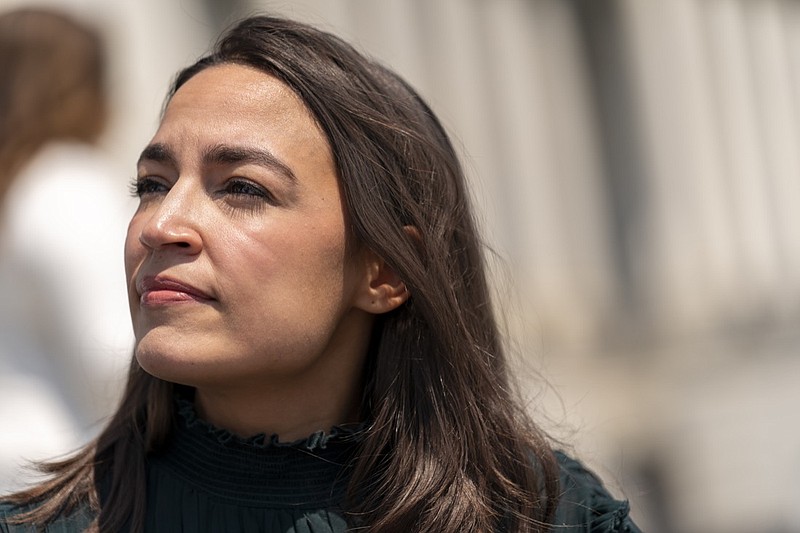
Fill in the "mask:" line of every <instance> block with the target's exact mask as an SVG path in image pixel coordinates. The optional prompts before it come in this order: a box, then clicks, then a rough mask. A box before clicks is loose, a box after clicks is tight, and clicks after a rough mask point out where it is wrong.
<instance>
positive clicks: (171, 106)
mask: <svg viewBox="0 0 800 533" xmlns="http://www.w3.org/2000/svg"><path fill="white" fill-rule="evenodd" d="M164 130H167V132H168V133H172V134H175V133H177V134H178V135H181V136H182V137H192V136H197V135H201V134H203V133H205V134H206V135H213V136H216V137H227V139H226V140H227V141H236V140H250V141H253V142H259V140H262V141H266V140H269V141H270V142H271V143H274V142H278V141H280V139H285V140H287V141H294V142H299V143H303V144H308V143H313V144H315V145H324V146H325V148H326V151H329V148H328V143H327V139H326V137H325V135H324V134H323V132H322V130H321V129H320V128H319V126H318V124H317V122H316V120H315V119H314V118H313V116H312V114H311V112H310V111H309V110H308V108H307V107H306V106H305V104H304V103H303V101H302V100H301V99H300V97H298V96H297V95H296V94H295V93H294V91H292V90H291V89H290V88H289V87H288V86H287V85H286V84H284V83H283V82H281V81H280V80H278V79H277V78H275V77H274V76H271V75H269V74H266V73H264V72H261V71H259V70H257V69H254V68H251V67H247V66H243V65H236V64H222V65H217V66H213V67H209V68H207V69H205V70H202V71H200V72H199V73H197V74H195V75H194V76H193V77H192V78H190V79H189V80H188V81H187V82H186V83H185V84H184V85H183V86H181V88H180V89H178V91H177V92H176V93H175V95H174V96H173V97H172V98H171V100H170V101H169V103H168V105H167V108H166V110H165V113H164V116H163V118H162V121H161V127H160V128H159V132H158V133H157V134H156V137H158V136H159V135H160V134H163V133H165V131H164ZM217 140H219V139H217Z"/></svg>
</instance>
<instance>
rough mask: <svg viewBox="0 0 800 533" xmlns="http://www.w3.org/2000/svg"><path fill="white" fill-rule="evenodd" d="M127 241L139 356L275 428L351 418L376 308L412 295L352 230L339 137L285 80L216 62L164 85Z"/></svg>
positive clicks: (247, 426)
mask: <svg viewBox="0 0 800 533" xmlns="http://www.w3.org/2000/svg"><path fill="white" fill-rule="evenodd" d="M136 190H137V194H138V195H139V197H140V206H139V208H138V210H137V212H136V213H135V215H134V216H133V218H132V220H131V223H130V226H129V229H128V235H127V241H126V245H125V267H126V273H127V278H128V290H129V300H130V308H131V316H132V320H133V327H134V332H135V335H136V348H135V356H136V358H137V360H138V362H139V364H140V365H141V366H142V367H143V368H144V369H145V370H146V371H147V372H149V373H151V374H153V375H155V376H157V377H159V378H161V379H164V380H167V381H171V382H175V383H181V384H185V385H190V386H193V387H195V388H196V400H195V401H196V404H197V408H198V411H199V412H200V415H201V416H202V417H204V418H205V419H206V420H208V421H209V422H211V423H213V424H215V425H217V426H219V427H223V428H226V429H229V430H231V431H233V432H234V433H237V434H239V435H242V436H249V435H253V434H256V433H262V432H263V433H267V434H273V433H277V434H279V435H280V437H281V440H285V441H288V440H295V439H299V438H304V437H306V436H308V435H309V434H310V433H312V432H314V431H317V430H320V429H324V430H327V429H329V428H330V427H331V426H333V425H336V424H341V423H345V422H352V421H357V420H358V417H359V413H358V406H359V399H360V394H361V388H362V384H361V381H362V369H363V366H364V358H365V356H366V353H367V344H368V341H369V336H370V332H371V328H372V325H373V320H374V317H375V315H376V314H378V313H383V312H387V311H389V310H391V309H394V308H395V307H397V306H398V305H400V304H402V303H403V302H404V301H405V299H406V298H407V294H406V291H405V287H404V286H403V284H402V282H401V281H400V280H399V279H397V276H396V275H394V273H393V272H392V271H391V269H390V268H388V267H387V266H386V265H385V263H383V261H381V260H380V258H378V257H377V256H375V254H373V253H372V252H370V251H369V250H366V249H364V248H363V247H360V246H358V245H357V244H356V243H353V242H351V238H350V237H349V235H348V232H347V229H346V228H347V225H346V218H345V207H344V205H343V201H342V196H341V193H340V187H339V182H338V178H337V175H336V169H335V166H334V163H333V157H332V154H331V150H330V146H329V144H328V142H327V139H326V137H325V135H324V134H323V133H322V131H321V130H320V129H319V127H318V126H317V124H316V122H315V121H314V119H313V118H312V116H311V115H310V113H309V112H308V110H307V109H306V107H305V106H304V104H303V103H302V101H301V100H300V99H299V98H298V97H297V96H296V95H295V94H294V93H293V92H292V91H291V90H290V89H289V88H288V87H287V86H285V85H284V84H283V83H282V82H280V81H278V80H277V79H275V78H273V77H271V76H269V75H267V74H264V73H262V72H260V71H257V70H255V69H251V68H248V67H244V66H239V65H220V66H215V67H211V68H209V69H206V70H204V71H202V72H200V73H198V74H197V75H195V76H194V77H193V78H192V79H190V80H189V81H188V82H187V83H186V84H185V85H184V86H182V87H181V89H179V90H178V92H177V93H176V94H175V96H174V97H173V98H172V100H171V101H170V103H169V105H168V106H167V109H166V112H165V114H164V117H163V120H162V122H161V125H160V127H159V128H158V131H157V132H156V134H155V136H154V137H153V139H152V140H151V142H150V144H149V145H148V147H147V148H145V150H144V151H143V152H142V156H141V158H140V160H139V163H138V169H137V179H136Z"/></svg>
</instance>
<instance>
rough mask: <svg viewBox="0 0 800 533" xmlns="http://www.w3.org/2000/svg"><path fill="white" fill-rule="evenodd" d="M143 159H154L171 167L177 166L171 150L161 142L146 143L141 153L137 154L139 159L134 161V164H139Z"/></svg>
mask: <svg viewBox="0 0 800 533" xmlns="http://www.w3.org/2000/svg"><path fill="white" fill-rule="evenodd" d="M144 161H154V162H156V163H163V164H165V165H169V166H171V167H177V166H178V165H177V161H176V160H175V156H174V155H173V153H172V150H170V149H169V148H167V145H166V144H162V143H153V144H148V145H147V146H146V147H145V149H144V150H142V153H141V154H140V155H139V160H138V161H137V162H136V164H137V165H139V164H141V163H142V162H144Z"/></svg>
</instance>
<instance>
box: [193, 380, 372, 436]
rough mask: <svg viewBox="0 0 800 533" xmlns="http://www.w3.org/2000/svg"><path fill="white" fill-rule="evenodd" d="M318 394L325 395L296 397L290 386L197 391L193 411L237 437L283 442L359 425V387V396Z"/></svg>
mask: <svg viewBox="0 0 800 533" xmlns="http://www.w3.org/2000/svg"><path fill="white" fill-rule="evenodd" d="M318 390H319V391H325V392H324V393H323V392H319V393H318V394H314V393H310V394H309V393H308V392H307V391H303V392H302V393H301V394H298V393H297V392H296V391H293V390H292V387H291V385H290V384H286V386H280V387H270V388H269V390H257V391H243V390H241V389H239V390H236V391H235V393H229V392H228V391H225V390H218V389H214V390H208V389H199V388H198V389H197V391H196V393H195V409H196V410H197V413H198V415H199V416H200V417H201V418H203V419H204V420H206V421H207V422H209V423H211V424H213V425H214V426H217V427H219V428H223V429H227V430H228V431H230V432H232V433H235V434H236V435H239V436H240V437H245V438H246V437H251V436H253V435H256V434H259V433H264V434H266V435H273V434H276V435H278V436H279V438H280V440H281V441H283V442H291V441H295V440H299V439H303V438H305V437H308V436H309V435H311V434H312V433H314V432H316V431H319V430H323V431H326V432H328V431H330V429H331V428H332V427H333V426H337V425H342V424H347V423H354V422H358V421H359V418H358V417H359V406H360V399H361V398H360V396H361V394H360V392H361V391H360V387H359V388H358V390H357V392H358V394H353V393H352V392H351V393H347V392H346V391H341V392H342V394H330V393H331V392H334V391H332V390H331V389H330V388H328V389H318ZM353 392H356V391H355V390H354V391H353Z"/></svg>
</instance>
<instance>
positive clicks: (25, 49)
mask: <svg viewBox="0 0 800 533" xmlns="http://www.w3.org/2000/svg"><path fill="white" fill-rule="evenodd" d="M103 52H104V45H103V41H102V40H101V38H100V35H99V33H98V32H97V31H96V30H95V29H94V28H93V27H91V26H89V25H87V24H86V23H85V22H83V21H81V20H78V19H74V18H73V17H71V16H67V15H65V14H63V13H61V12H59V11H58V10H53V9H43V8H35V9H34V8H18V9H13V10H10V11H6V12H3V13H0V73H2V75H1V76H0V294H2V298H0V419H2V420H3V431H0V493H5V492H7V491H8V490H11V489H13V488H16V489H19V488H20V487H22V486H24V485H23V483H22V481H23V480H24V478H25V473H24V472H22V471H21V469H20V468H19V467H18V464H17V463H18V462H19V458H20V456H21V455H23V454H24V456H25V457H26V458H37V459H43V458H45V457H52V456H54V455H56V454H59V453H64V452H65V451H67V450H73V449H75V448H76V447H77V445H78V444H79V443H80V442H84V441H85V440H87V439H88V437H89V436H95V435H96V434H97V431H96V426H97V420H98V419H99V418H102V417H106V416H108V415H109V414H110V413H111V412H112V411H113V405H114V404H116V402H117V401H118V400H119V392H120V390H119V389H120V388H121V387H120V386H119V384H120V383H122V381H123V377H124V375H125V371H126V369H127V363H128V360H129V358H130V351H131V346H132V345H133V331H132V330H131V326H130V317H129V316H128V310H127V309H126V306H125V300H124V298H125V292H124V286H123V284H122V283H120V280H121V279H123V276H124V270H123V268H122V264H121V261H119V258H118V257H115V256H114V254H108V253H106V251H107V250H120V249H121V248H122V246H123V242H124V240H123V236H124V231H125V227H126V225H127V223H128V219H129V218H130V213H131V212H132V207H133V201H132V199H130V198H127V197H126V194H125V191H124V189H123V188H122V187H119V184H118V181H117V180H116V179H115V177H118V176H119V174H121V172H117V169H116V168H115V167H114V165H113V164H111V162H110V161H109V158H108V157H106V155H105V154H104V153H103V151H102V150H101V149H100V148H99V147H98V146H97V145H98V139H99V137H100V135H101V133H102V131H103V130H104V126H105V123H106V112H105V111H106V108H107V98H106V90H105V78H106V75H105V63H104V54H103ZM98 221H102V223H99V224H98ZM88 243H91V245H90V246H87V244H88ZM93 252H94V253H93ZM87 280H91V282H90V284H91V289H92V290H91V291H89V290H87V288H86V287H87V285H88V284H89V283H87ZM76 302H80V305H75V304H76ZM110 406H111V407H112V408H109V407H110ZM82 435H83V436H85V437H86V438H83V437H82ZM21 478H22V479H21ZM29 480H30V478H29Z"/></svg>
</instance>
